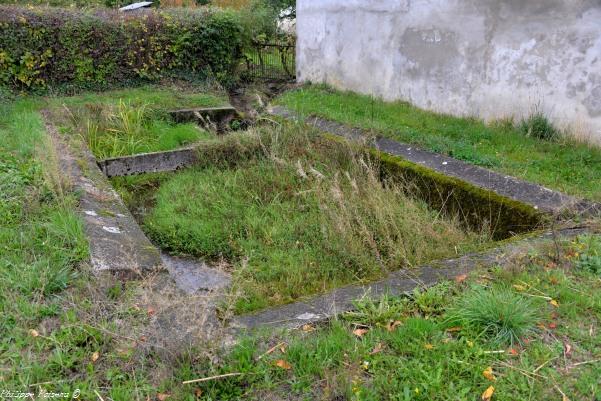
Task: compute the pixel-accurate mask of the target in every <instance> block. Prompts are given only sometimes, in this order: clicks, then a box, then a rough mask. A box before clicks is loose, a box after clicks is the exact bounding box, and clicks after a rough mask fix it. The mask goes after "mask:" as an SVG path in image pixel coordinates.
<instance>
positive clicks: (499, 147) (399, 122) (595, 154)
mask: <svg viewBox="0 0 601 401" xmlns="http://www.w3.org/2000/svg"><path fill="white" fill-rule="evenodd" d="M279 102H280V103H281V104H283V105H285V106H287V107H289V108H291V109H293V110H296V111H298V112H300V113H302V114H305V115H309V114H314V115H319V116H323V117H326V118H329V119H333V120H336V121H340V122H342V123H345V124H349V125H352V126H357V127H361V128H364V129H368V130H374V131H376V132H377V133H381V134H382V135H384V136H387V137H389V138H392V139H396V140H399V141H402V142H406V143H412V144H416V145H419V146H421V147H423V148H426V149H429V150H432V151H435V152H439V153H444V154H447V155H450V156H452V157H455V158H458V159H461V160H465V161H467V162H470V163H474V164H477V165H480V166H484V167H488V168H492V169H494V170H497V171H500V172H503V173H507V174H511V175H514V176H516V177H520V178H523V179H526V180H530V181H533V182H538V183H540V184H543V185H546V186H548V187H550V188H554V189H557V190H561V191H565V192H567V193H570V194H573V195H580V196H583V197H588V198H590V199H594V200H601V149H599V148H594V147H592V146H590V145H586V144H583V143H579V142H577V141H574V140H570V139H568V138H567V137H561V138H557V135H555V129H554V128H553V127H552V126H550V125H549V124H548V121H547V120H546V119H545V118H544V116H533V118H531V119H528V120H526V121H525V122H524V124H523V125H522V129H520V127H519V126H517V127H516V124H514V123H513V122H512V121H502V122H497V123H492V124H485V123H483V122H481V121H479V120H476V119H473V118H457V117H452V116H449V115H443V114H436V113H432V112H428V111H425V110H421V109H418V108H416V107H413V106H411V105H410V104H408V103H404V102H394V103H387V102H383V101H381V100H377V99H372V98H370V97H369V96H363V95H358V94H355V93H351V92H338V91H335V90H332V89H329V88H327V87H323V86H308V87H304V88H302V89H299V90H295V91H291V92H287V93H286V94H284V95H283V96H282V97H281V98H280V100H279ZM540 136H543V137H545V138H547V137H554V138H556V140H554V141H547V140H540V139H539V138H537V137H540Z"/></svg>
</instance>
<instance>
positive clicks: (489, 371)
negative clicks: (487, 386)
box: [482, 366, 497, 382]
mask: <svg viewBox="0 0 601 401" xmlns="http://www.w3.org/2000/svg"><path fill="white" fill-rule="evenodd" d="M482 376H484V377H485V378H486V379H488V380H490V381H491V382H494V381H495V380H497V378H496V377H495V375H494V374H493V372H492V367H491V366H489V367H487V368H486V369H484V371H483V372H482Z"/></svg>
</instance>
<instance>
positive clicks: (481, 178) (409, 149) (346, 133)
mask: <svg viewBox="0 0 601 401" xmlns="http://www.w3.org/2000/svg"><path fill="white" fill-rule="evenodd" d="M270 113H271V114H273V115H276V116H279V117H283V118H287V119H293V120H299V115H298V114H296V113H294V112H292V111H289V110H287V109H286V108H284V107H279V106H276V107H272V108H271V109H270ZM303 121H304V122H305V123H306V124H309V125H312V126H314V127H315V128H317V129H319V130H320V131H323V132H327V133H329V134H333V135H337V136H340V137H344V138H347V139H351V140H365V139H366V138H369V136H370V135H369V134H368V133H367V132H366V131H364V130H362V129H359V128H353V127H348V126H346V125H344V124H340V123H338V122H334V121H330V120H326V119H324V118H320V117H315V116H309V117H307V118H305V119H304V120H303ZM373 146H374V147H375V148H376V149H377V150H379V151H381V152H384V153H387V154H390V155H393V156H398V157H401V158H403V159H405V160H407V161H409V162H412V163H415V164H417V165H420V166H424V167H426V168H429V169H431V170H434V171H436V172H438V173H441V174H444V175H446V176H450V177H454V178H457V179H459V180H462V181H464V182H467V183H469V184H471V185H474V186H476V187H478V188H482V189H485V190H488V191H491V192H494V193H496V194H498V195H500V196H503V197H506V198H509V199H511V200H514V201H516V202H520V203H523V204H526V205H529V206H531V207H533V208H534V209H536V210H538V211H540V212H542V213H547V214H553V215H558V214H562V213H566V212H568V213H569V212H572V213H577V214H580V215H595V214H600V213H601V205H599V204H597V203H594V202H590V201H587V200H582V199H578V198H575V197H573V196H570V195H566V194H563V193H561V192H558V191H554V190H551V189H549V188H545V187H543V186H541V185H538V184H534V183H531V182H527V181H524V180H521V179H518V178H515V177H511V176H508V175H504V174H500V173H497V172H494V171H491V170H488V169H485V168H482V167H479V166H475V165H473V164H469V163H466V162H464V161H461V160H457V159H454V158H452V157H448V156H445V155H441V154H438V153H434V152H430V151H426V150H423V149H419V148H417V147H415V146H414V145H408V144H404V143H400V142H397V141H394V140H391V139H388V138H383V137H377V138H375V139H374V140H373Z"/></svg>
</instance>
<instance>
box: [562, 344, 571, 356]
mask: <svg viewBox="0 0 601 401" xmlns="http://www.w3.org/2000/svg"><path fill="white" fill-rule="evenodd" d="M563 352H564V354H566V355H570V352H572V346H571V345H570V344H569V343H564V348H563Z"/></svg>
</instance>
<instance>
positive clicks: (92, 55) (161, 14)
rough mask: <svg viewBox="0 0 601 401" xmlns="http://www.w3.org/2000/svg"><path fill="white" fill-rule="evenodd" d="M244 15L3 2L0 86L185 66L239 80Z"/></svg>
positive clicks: (155, 74)
mask: <svg viewBox="0 0 601 401" xmlns="http://www.w3.org/2000/svg"><path fill="white" fill-rule="evenodd" d="M241 30H242V29H241V27H240V24H239V22H238V18H237V16H236V14H234V13H233V12H230V11H223V10H219V9H198V10H169V11H152V10H148V11H143V12H140V13H133V14H126V13H120V12H117V11H108V10H103V11H99V10H97V11H75V10H66V9H53V8H40V9H30V8H23V7H15V6H0V37H2V42H1V43H0V85H5V86H9V87H12V88H14V89H18V90H31V89H40V88H42V89H43V88H46V87H57V86H73V87H84V88H94V87H98V86H106V85H110V84H124V83H127V82H130V81H135V80H146V81H154V80H158V79H159V78H162V77H165V76H170V75H176V74H178V73H183V72H185V73H188V74H189V73H193V74H199V75H202V74H213V75H215V76H216V77H217V78H218V79H219V80H221V81H227V80H229V79H231V75H232V71H233V68H234V67H235V64H236V61H237V59H238V57H239V54H240V46H241Z"/></svg>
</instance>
